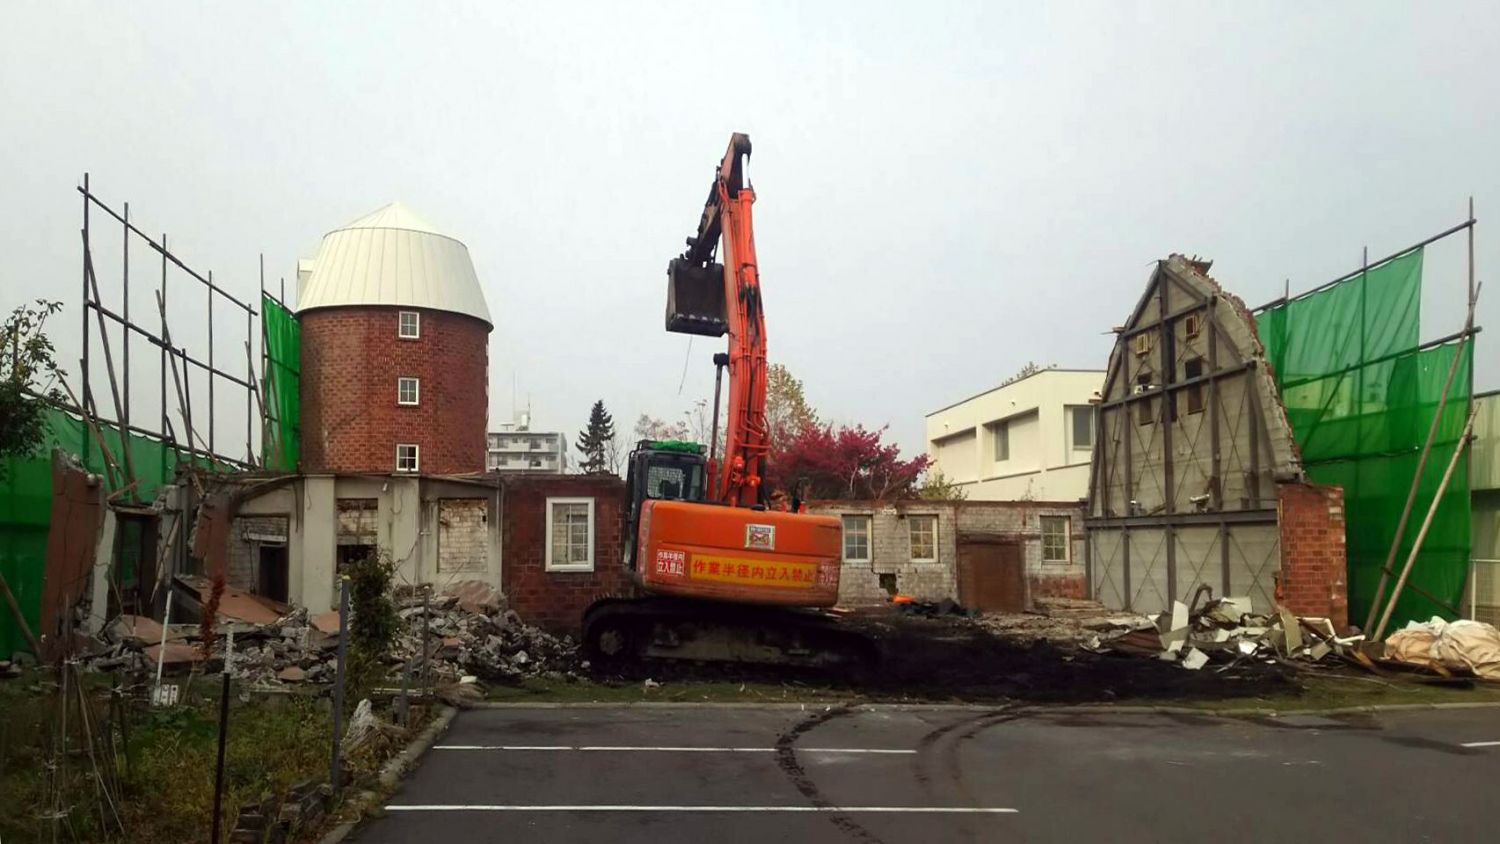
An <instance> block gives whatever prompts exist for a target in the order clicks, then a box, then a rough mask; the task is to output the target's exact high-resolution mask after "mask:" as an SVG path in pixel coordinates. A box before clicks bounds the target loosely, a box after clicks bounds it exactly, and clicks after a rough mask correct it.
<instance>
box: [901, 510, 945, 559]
mask: <svg viewBox="0 0 1500 844" xmlns="http://www.w3.org/2000/svg"><path fill="white" fill-rule="evenodd" d="M937 521H938V520H937V516H933V515H912V516H907V517H906V527H907V530H908V532H909V533H910V534H911V559H912V562H914V563H931V562H936V561H937Z"/></svg>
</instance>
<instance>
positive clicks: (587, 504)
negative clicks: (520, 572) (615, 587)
mask: <svg viewBox="0 0 1500 844" xmlns="http://www.w3.org/2000/svg"><path fill="white" fill-rule="evenodd" d="M593 570H594V499H592V498H549V499H547V571H593Z"/></svg>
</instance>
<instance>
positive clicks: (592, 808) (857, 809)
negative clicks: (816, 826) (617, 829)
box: [385, 804, 1020, 815]
mask: <svg viewBox="0 0 1500 844" xmlns="http://www.w3.org/2000/svg"><path fill="white" fill-rule="evenodd" d="M385 809H386V811H388V812H832V813H837V814H854V813H869V812H877V813H882V814H942V815H960V814H988V815H1014V814H1019V812H1020V810H1019V809H1009V808H1003V807H1000V806H600V805H578V806H523V805H496V804H463V805H460V804H451V805H450V804H437V805H416V806H386V807H385Z"/></svg>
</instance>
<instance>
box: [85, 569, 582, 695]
mask: <svg viewBox="0 0 1500 844" xmlns="http://www.w3.org/2000/svg"><path fill="white" fill-rule="evenodd" d="M479 586H480V587H482V588H483V592H480V591H478V590H476V589H474V588H473V587H464V588H459V589H457V590H455V593H454V594H445V595H439V596H433V597H430V598H429V597H426V596H424V595H420V594H417V595H408V596H407V597H405V598H402V599H400V600H399V602H398V607H399V609H398V613H399V615H400V617H401V619H402V621H403V624H402V629H401V631H400V633H399V634H398V636H397V639H396V642H395V644H394V645H393V647H392V648H391V653H390V656H389V660H390V665H391V680H392V683H393V684H396V683H400V682H401V677H402V675H403V674H404V673H405V674H408V678H409V679H410V678H415V677H418V676H419V673H420V672H422V671H423V669H424V659H423V653H424V647H423V644H424V641H425V643H426V647H425V653H426V665H425V668H426V673H427V677H428V679H429V680H430V681H431V682H433V683H434V684H444V683H457V682H458V681H460V680H461V679H465V678H469V679H470V681H471V682H472V678H474V677H478V678H480V679H483V680H485V681H487V682H505V683H513V682H516V681H518V680H521V679H524V678H527V677H536V676H541V677H545V678H547V679H549V680H566V679H576V678H577V676H578V672H580V671H582V670H584V669H586V668H587V663H585V662H583V661H582V659H581V656H580V650H579V648H578V646H577V645H576V643H574V641H573V640H572V638H571V637H567V636H564V637H561V638H559V637H556V636H553V635H551V634H549V633H547V632H545V631H543V630H540V629H538V628H536V627H532V626H530V625H527V624H525V623H523V622H522V621H521V619H520V617H519V616H517V615H516V613H515V612H513V611H511V610H508V609H505V608H504V602H503V600H502V599H501V598H500V597H499V595H498V594H497V593H495V592H494V591H493V590H490V589H489V588H488V587H484V586H483V584H479ZM226 594H228V593H226ZM236 597H239V596H236ZM265 603H266V602H263V601H261V602H259V603H258V604H256V605H255V606H254V608H253V610H252V612H249V613H239V612H237V611H235V610H234V609H233V606H234V604H232V603H230V602H225V603H221V605H220V606H221V612H220V613H219V616H218V623H217V624H216V625H215V626H214V641H213V642H212V643H211V646H210V647H209V649H208V653H207V654H205V653H204V649H203V647H202V638H201V633H200V628H199V625H198V624H172V625H169V626H168V627H167V628H166V629H165V631H164V630H163V627H162V625H161V624H159V623H157V622H155V621H153V620H151V619H149V618H144V617H140V616H130V615H122V616H119V617H118V618H116V619H115V620H114V621H112V622H111V623H110V624H109V625H108V626H106V628H105V630H104V631H103V632H102V633H101V634H100V635H99V636H98V637H95V639H94V640H93V641H92V642H91V643H90V647H89V648H87V649H86V651H85V652H84V653H83V654H81V655H80V659H81V661H82V664H83V665H84V667H86V668H87V669H89V670H93V671H121V670H123V671H127V672H140V671H146V672H154V671H155V670H156V668H157V665H158V663H162V664H163V667H164V668H165V669H168V670H174V669H175V670H182V669H186V668H189V667H191V666H194V665H201V666H202V667H204V668H206V669H208V670H216V669H217V668H218V667H220V666H222V665H223V664H224V663H223V660H224V658H225V654H226V651H227V650H228V649H229V648H230V647H232V648H233V655H232V657H231V660H230V673H231V674H232V675H233V676H235V677H236V678H238V679H240V680H242V681H245V682H248V683H250V684H253V685H267V686H276V685H282V684H288V683H331V682H333V680H334V678H335V676H336V674H337V658H338V642H339V636H340V635H341V630H340V626H339V617H338V613H337V612H327V613H322V614H319V615H312V614H309V613H308V611H307V610H306V609H303V608H286V607H281V609H284V610H285V612H284V614H281V615H279V616H278V617H274V620H270V621H265V619H266V618H268V616H267V615H266V614H265V612H264V607H265ZM226 604H229V606H230V609H229V610H228V611H227V612H225V611H223V608H224V607H225V605H226ZM247 615H249V616H253V617H254V618H255V619H256V620H255V621H249V620H246V618H245V616H247ZM271 616H276V614H275V613H272V614H271ZM164 634H165V644H163V636H164ZM231 638H232V639H233V645H232V646H231V645H230V639H231ZM412 682H416V680H415V679H413V680H412Z"/></svg>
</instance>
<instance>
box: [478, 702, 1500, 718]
mask: <svg viewBox="0 0 1500 844" xmlns="http://www.w3.org/2000/svg"><path fill="white" fill-rule="evenodd" d="M836 706H848V707H849V709H850V710H851V711H855V712H995V711H998V710H1001V709H1006V710H1009V711H1016V710H1020V711H1024V712H1029V713H1034V714H1045V713H1048V712H1078V713H1089V714H1098V715H1202V716H1214V717H1220V718H1246V717H1250V718H1282V717H1293V716H1304V715H1361V714H1372V713H1380V712H1420V711H1424V710H1440V709H1500V701H1470V702H1457V703H1388V704H1379V705H1371V706H1344V707H1335V708H1331V709H1269V708H1265V707H1230V708H1225V709H1212V708H1207V707H1205V708H1197V707H1191V706H1128V705H1127V706H1110V705H1108V704H1080V705H1069V704H1060V705H1056V706H1048V705H1046V704H1026V705H1022V706H1016V705H1015V704H1006V703H995V704H979V703H855V704H852V705H850V704H849V703H848V702H847V701H808V702H806V703H781V702H776V703H754V702H749V701H747V702H745V703H724V702H717V701H716V702H705V703H689V702H684V701H627V702H623V703H600V702H594V701H587V702H570V703H561V702H555V701H554V702H538V703H510V702H504V701H475V702H473V703H471V704H469V705H468V706H466V707H465V708H466V709H493V710H508V709H515V710H538V709H542V710H546V709H584V710H588V709H614V710H620V709H642V710H648V711H649V710H666V711H672V710H683V709H760V710H766V709H771V710H778V711H788V712H805V711H806V710H808V709H816V708H818V707H823V708H825V709H832V708H833V707H836Z"/></svg>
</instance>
